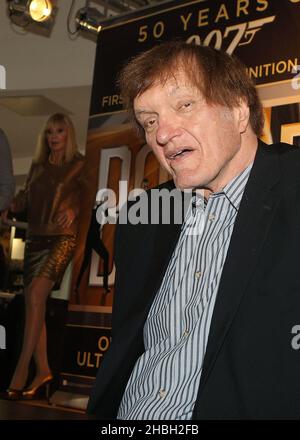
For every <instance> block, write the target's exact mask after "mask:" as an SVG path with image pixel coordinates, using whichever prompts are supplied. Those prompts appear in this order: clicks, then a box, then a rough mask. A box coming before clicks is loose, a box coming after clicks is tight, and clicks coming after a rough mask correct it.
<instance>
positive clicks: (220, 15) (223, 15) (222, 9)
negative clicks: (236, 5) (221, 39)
mask: <svg viewBox="0 0 300 440" xmlns="http://www.w3.org/2000/svg"><path fill="white" fill-rule="evenodd" d="M221 18H225V19H226V20H229V15H228V12H227V9H226V5H223V4H222V5H221V7H220V9H219V12H218V15H217V17H216V19H215V23H218V21H219V20H220V19H221Z"/></svg>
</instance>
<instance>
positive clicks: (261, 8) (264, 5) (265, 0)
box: [256, 0, 269, 12]
mask: <svg viewBox="0 0 300 440" xmlns="http://www.w3.org/2000/svg"><path fill="white" fill-rule="evenodd" d="M257 3H258V4H259V5H261V6H257V7H256V10H257V11H259V12H263V11H265V10H266V9H267V7H268V6H269V2H268V0H257Z"/></svg>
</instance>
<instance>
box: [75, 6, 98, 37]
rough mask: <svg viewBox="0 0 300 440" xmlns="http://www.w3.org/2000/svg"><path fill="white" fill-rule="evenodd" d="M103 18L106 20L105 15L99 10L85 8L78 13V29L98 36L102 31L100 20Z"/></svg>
mask: <svg viewBox="0 0 300 440" xmlns="http://www.w3.org/2000/svg"><path fill="white" fill-rule="evenodd" d="M103 18H105V17H104V15H103V14H102V13H101V12H100V11H98V9H96V8H91V7H89V6H85V7H84V8H81V9H79V10H78V11H77V13H76V17H75V23H76V28H77V30H83V31H88V32H91V33H92V34H94V35H98V34H99V32H100V31H101V24H100V20H103Z"/></svg>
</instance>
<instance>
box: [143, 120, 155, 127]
mask: <svg viewBox="0 0 300 440" xmlns="http://www.w3.org/2000/svg"><path fill="white" fill-rule="evenodd" d="M155 122H156V120H155V119H147V120H146V121H144V123H143V126H144V128H145V129H149V128H152V127H153V126H154V125H155Z"/></svg>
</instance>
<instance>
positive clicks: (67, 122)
mask: <svg viewBox="0 0 300 440" xmlns="http://www.w3.org/2000/svg"><path fill="white" fill-rule="evenodd" d="M54 125H64V126H65V127H67V132H68V136H67V145H66V152H65V158H64V162H71V161H72V160H73V159H74V157H75V156H78V155H79V152H78V146H77V141H76V134H75V128H74V125H73V122H72V121H71V119H70V118H69V116H67V115H65V114H63V113H55V114H53V115H51V116H50V117H49V119H48V120H47V121H46V123H45V124H44V127H43V128H42V130H41V132H40V134H39V137H38V141H37V147H36V151H35V155H34V159H33V161H34V163H39V164H42V163H45V162H47V160H48V157H49V154H50V148H49V145H48V141H47V130H48V129H49V128H50V127H53V126H54Z"/></svg>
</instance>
